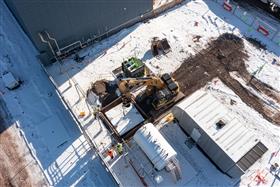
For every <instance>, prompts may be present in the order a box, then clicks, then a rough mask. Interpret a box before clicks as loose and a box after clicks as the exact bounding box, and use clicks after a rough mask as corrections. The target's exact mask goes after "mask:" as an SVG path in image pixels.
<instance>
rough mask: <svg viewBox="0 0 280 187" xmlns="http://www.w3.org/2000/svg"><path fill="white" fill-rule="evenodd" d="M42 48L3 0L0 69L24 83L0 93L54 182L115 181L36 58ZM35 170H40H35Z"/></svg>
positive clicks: (100, 183)
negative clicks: (30, 37)
mask: <svg viewBox="0 0 280 187" xmlns="http://www.w3.org/2000/svg"><path fill="white" fill-rule="evenodd" d="M37 54H38V53H37V51H36V50H35V48H34V47H33V45H32V43H31V42H30V40H29V39H28V38H27V36H26V35H25V34H24V33H23V31H22V30H21V28H20V27H19V25H18V24H17V22H16V20H15V19H14V18H13V16H12V14H11V13H10V12H9V10H8V8H7V7H6V5H5V4H4V2H3V1H2V0H1V1H0V74H1V75H2V73H3V72H4V71H11V72H12V73H13V74H14V75H15V76H17V77H19V78H20V79H21V80H22V81H23V84H22V85H21V86H20V88H18V89H16V90H14V91H9V90H7V89H6V88H4V85H3V81H2V79H1V78H0V91H1V95H0V97H3V99H4V101H5V102H6V105H7V108H8V110H9V113H10V114H11V115H12V118H13V121H14V122H16V123H17V126H18V130H21V131H22V132H23V134H24V135H25V137H26V139H27V141H28V146H29V147H30V148H31V150H32V152H33V154H34V155H35V156H36V157H37V160H38V161H39V163H40V166H41V168H42V170H43V171H44V174H45V176H46V178H47V181H48V182H49V184H50V185H56V186H70V185H76V186H82V185H84V186H112V185H114V182H113V180H112V177H111V175H110V174H108V173H107V171H106V170H105V168H104V167H103V166H102V165H101V162H100V160H99V159H98V157H96V156H95V153H94V151H93V150H92V149H91V148H90V146H89V143H88V142H87V141H86V139H85V137H84V136H83V135H82V134H81V132H80V130H79V129H78V127H77V125H76V124H75V122H74V121H73V119H72V117H71V116H70V114H69V112H68V111H67V110H66V108H65V106H64V105H63V103H62V101H61V100H60V99H59V97H58V94H57V93H56V91H55V89H54V87H53V86H52V84H51V83H50V81H49V80H48V77H47V76H46V74H45V73H44V71H43V69H42V68H41V66H40V64H39V63H40V62H39V60H38V59H37V58H36V55H37ZM34 174H36V173H34Z"/></svg>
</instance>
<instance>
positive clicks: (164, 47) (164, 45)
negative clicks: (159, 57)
mask: <svg viewBox="0 0 280 187" xmlns="http://www.w3.org/2000/svg"><path fill="white" fill-rule="evenodd" d="M160 44H161V48H162V51H163V53H164V54H166V53H168V52H170V51H171V48H170V45H169V43H168V41H167V39H166V38H164V39H162V40H161V41H160Z"/></svg>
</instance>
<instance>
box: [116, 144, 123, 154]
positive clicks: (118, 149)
mask: <svg viewBox="0 0 280 187" xmlns="http://www.w3.org/2000/svg"><path fill="white" fill-rule="evenodd" d="M117 151H118V153H119V155H121V154H123V147H122V144H121V143H118V144H117Z"/></svg>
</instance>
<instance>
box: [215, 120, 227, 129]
mask: <svg viewBox="0 0 280 187" xmlns="http://www.w3.org/2000/svg"><path fill="white" fill-rule="evenodd" d="M225 125H226V123H225V122H224V121H223V120H219V121H218V122H217V123H216V128H217V130H219V129H221V128H223V127H224V126H225Z"/></svg>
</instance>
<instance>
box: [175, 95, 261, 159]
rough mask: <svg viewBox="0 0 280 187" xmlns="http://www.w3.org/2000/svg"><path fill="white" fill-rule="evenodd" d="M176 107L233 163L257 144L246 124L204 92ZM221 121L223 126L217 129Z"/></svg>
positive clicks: (192, 96) (190, 97)
mask: <svg viewBox="0 0 280 187" xmlns="http://www.w3.org/2000/svg"><path fill="white" fill-rule="evenodd" d="M175 107H178V108H180V109H181V110H183V111H185V112H186V113H187V114H188V115H189V116H190V117H191V118H192V119H193V120H194V121H195V122H196V123H197V124H198V125H199V127H200V128H201V129H202V130H203V131H205V132H206V133H207V134H208V135H209V137H210V138H211V139H212V140H213V141H215V142H216V143H217V145H218V146H219V147H220V148H221V149H222V150H223V151H224V152H225V153H227V155H228V156H229V157H230V158H231V159H232V160H233V161H234V162H237V161H238V160H240V159H241V158H242V157H243V156H244V155H245V154H246V153H247V152H248V151H250V150H251V149H252V148H253V147H254V146H255V145H256V144H257V143H258V142H259V140H258V139H257V138H256V136H255V135H254V134H253V133H252V132H250V131H249V129H248V128H246V127H245V124H242V123H240V121H239V120H238V119H237V117H236V116H235V115H234V114H233V113H232V112H231V111H229V110H228V109H227V108H226V107H225V106H224V105H223V104H221V103H220V102H219V101H218V100H217V99H216V98H215V97H213V96H212V95H211V94H209V93H207V92H205V91H201V90H199V91H197V92H195V93H193V94H192V95H191V96H189V97H188V98H186V99H185V100H183V101H182V102H181V103H179V104H178V105H177V106H175ZM220 120H221V121H222V122H223V123H225V125H224V126H223V125H222V127H220V128H219V127H218V125H217V123H218V122H219V121H220Z"/></svg>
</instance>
